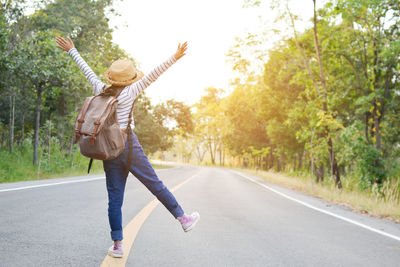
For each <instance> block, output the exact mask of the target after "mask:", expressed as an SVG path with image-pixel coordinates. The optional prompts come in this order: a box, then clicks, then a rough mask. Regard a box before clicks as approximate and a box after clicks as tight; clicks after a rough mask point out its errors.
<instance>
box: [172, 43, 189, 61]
mask: <svg viewBox="0 0 400 267" xmlns="http://www.w3.org/2000/svg"><path fill="white" fill-rule="evenodd" d="M186 49H187V42H184V43H183V45H182V46H181V44H179V45H178V49H177V50H176V52H175V55H174V57H175V59H176V60H178V59H180V58H181V57H183V56H184V55H186V54H185V52H186Z"/></svg>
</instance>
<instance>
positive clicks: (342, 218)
mask: <svg viewBox="0 0 400 267" xmlns="http://www.w3.org/2000/svg"><path fill="white" fill-rule="evenodd" d="M231 171H232V172H234V173H236V174H237V175H240V176H242V177H244V178H246V179H248V180H250V181H252V182H253V183H256V184H258V185H260V186H262V187H264V188H266V189H268V190H270V191H272V192H274V193H276V194H278V195H280V196H282V197H284V198H287V199H290V200H292V201H294V202H297V203H299V204H301V205H304V206H306V207H308V208H310V209H313V210H316V211H319V212H322V213H325V214H327V215H330V216H333V217H335V218H338V219H340V220H343V221H346V222H349V223H352V224H355V225H357V226H359V227H362V228H364V229H367V230H370V231H372V232H375V233H378V234H381V235H384V236H387V237H390V238H393V239H395V240H397V241H400V237H398V236H395V235H392V234H389V233H386V232H383V231H381V230H378V229H375V228H372V227H370V226H368V225H365V224H363V223H359V222H357V221H354V220H351V219H348V218H346V217H343V216H340V215H337V214H335V213H332V212H329V211H326V210H323V209H320V208H317V207H314V206H312V205H310V204H308V203H306V202H303V201H301V200H298V199H296V198H293V197H291V196H288V195H286V194H284V193H281V192H279V191H278V190H275V189H273V188H271V187H269V186H267V185H265V184H262V183H260V182H257V181H256V180H254V179H253V178H251V177H249V176H247V175H245V174H243V173H241V172H238V171H234V170H231Z"/></svg>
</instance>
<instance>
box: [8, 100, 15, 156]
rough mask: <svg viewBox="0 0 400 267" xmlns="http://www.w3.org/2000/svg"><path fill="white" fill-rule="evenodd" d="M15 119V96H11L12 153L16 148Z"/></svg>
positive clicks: (10, 147)
mask: <svg viewBox="0 0 400 267" xmlns="http://www.w3.org/2000/svg"><path fill="white" fill-rule="evenodd" d="M14 118H15V95H14V94H12V93H11V94H10V144H9V145H10V146H9V149H10V152H11V153H12V152H13V147H14Z"/></svg>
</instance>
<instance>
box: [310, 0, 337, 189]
mask: <svg viewBox="0 0 400 267" xmlns="http://www.w3.org/2000/svg"><path fill="white" fill-rule="evenodd" d="M313 2H314V44H315V52H316V54H317V59H318V65H319V70H320V74H321V75H320V76H321V81H322V86H323V89H324V98H325V101H324V103H323V109H324V111H325V112H326V113H327V112H328V106H327V105H328V96H327V86H326V79H325V73H324V68H323V65H322V59H321V52H320V48H319V41H318V34H317V33H318V30H317V11H316V4H317V3H316V2H317V0H313ZM327 130H328V129H327ZM328 146H329V148H328V149H329V157H330V160H331V170H332V175H334V176H335V184H336V186H337V187H338V188H342V183H341V181H340V173H339V168H338V165H337V160H336V156H335V152H334V150H333V141H332V139H331V138H329V140H328Z"/></svg>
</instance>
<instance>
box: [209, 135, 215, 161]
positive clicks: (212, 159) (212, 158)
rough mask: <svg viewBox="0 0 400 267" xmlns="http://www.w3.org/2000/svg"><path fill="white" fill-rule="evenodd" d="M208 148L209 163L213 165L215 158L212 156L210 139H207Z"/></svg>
mask: <svg viewBox="0 0 400 267" xmlns="http://www.w3.org/2000/svg"><path fill="white" fill-rule="evenodd" d="M208 149H209V150H210V156H211V164H212V165H215V158H214V153H213V149H212V144H211V140H210V139H208Z"/></svg>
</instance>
